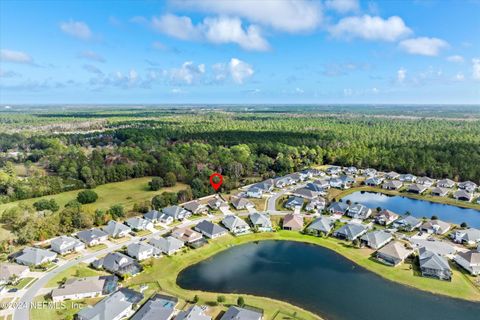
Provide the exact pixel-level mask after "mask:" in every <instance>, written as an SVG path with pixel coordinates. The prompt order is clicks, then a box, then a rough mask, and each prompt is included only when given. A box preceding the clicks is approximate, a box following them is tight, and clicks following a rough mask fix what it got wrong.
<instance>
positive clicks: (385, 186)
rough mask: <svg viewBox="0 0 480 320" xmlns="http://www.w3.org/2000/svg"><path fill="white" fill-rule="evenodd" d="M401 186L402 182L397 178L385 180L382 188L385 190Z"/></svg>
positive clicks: (396, 188)
mask: <svg viewBox="0 0 480 320" xmlns="http://www.w3.org/2000/svg"><path fill="white" fill-rule="evenodd" d="M402 186H403V183H402V182H401V181H398V180H390V181H385V182H384V183H383V185H382V188H383V189H385V190H398V189H400V188H401V187H402Z"/></svg>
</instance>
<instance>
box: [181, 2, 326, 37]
mask: <svg viewBox="0 0 480 320" xmlns="http://www.w3.org/2000/svg"><path fill="white" fill-rule="evenodd" d="M173 2H174V3H175V4H176V5H177V6H179V7H182V8H187V9H194V10H200V11H203V12H207V13H216V14H220V15H229V16H238V17H241V18H244V19H247V20H249V21H251V22H254V23H257V24H261V25H264V26H268V27H271V28H273V29H276V30H279V31H286V32H303V31H310V30H313V29H315V28H316V27H318V26H319V25H320V23H321V21H322V11H321V7H320V3H318V2H315V1H308V0H282V1H279V0H262V1H257V0H242V1H217V0H202V1H196V0H175V1H173Z"/></svg>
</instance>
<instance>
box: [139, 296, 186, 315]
mask: <svg viewBox="0 0 480 320" xmlns="http://www.w3.org/2000/svg"><path fill="white" fill-rule="evenodd" d="M177 303H178V298H176V297H170V296H166V295H163V294H156V295H154V296H153V297H152V298H150V299H149V300H148V301H147V302H146V303H145V304H144V305H143V306H142V307H141V308H140V309H138V311H137V312H136V313H135V314H134V315H133V317H132V318H130V319H131V320H169V319H171V318H172V315H173V313H174V312H175V306H176V305H177Z"/></svg>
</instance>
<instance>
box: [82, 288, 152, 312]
mask: <svg viewBox="0 0 480 320" xmlns="http://www.w3.org/2000/svg"><path fill="white" fill-rule="evenodd" d="M142 299H143V294H141V293H139V292H136V291H133V290H130V289H120V290H118V291H117V292H115V293H113V294H112V295H110V296H108V297H106V298H105V299H103V300H101V301H100V302H98V303H97V304H96V305H95V306H93V307H90V306H89V307H86V308H84V309H82V310H80V312H78V314H77V317H78V319H79V320H108V319H115V318H116V317H118V316H119V315H121V314H122V313H123V312H125V310H127V309H129V308H130V307H132V305H133V304H136V303H138V302H140V301H141V300H142Z"/></svg>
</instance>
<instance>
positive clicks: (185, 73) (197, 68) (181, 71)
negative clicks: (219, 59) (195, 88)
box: [170, 61, 205, 84]
mask: <svg viewBox="0 0 480 320" xmlns="http://www.w3.org/2000/svg"><path fill="white" fill-rule="evenodd" d="M204 73H205V65H204V64H198V65H195V64H194V63H193V61H186V62H184V63H183V64H182V66H181V67H180V68H176V69H172V70H170V79H171V80H172V81H173V82H175V83H186V84H192V83H193V82H195V81H196V80H198V79H199V78H200V77H201V76H202V75H203V74H204Z"/></svg>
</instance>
